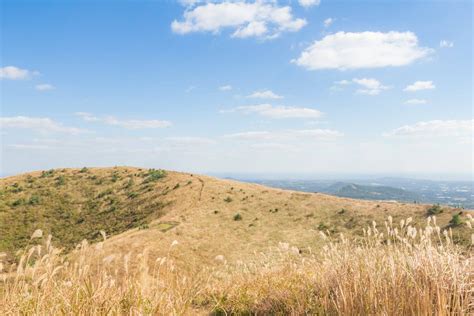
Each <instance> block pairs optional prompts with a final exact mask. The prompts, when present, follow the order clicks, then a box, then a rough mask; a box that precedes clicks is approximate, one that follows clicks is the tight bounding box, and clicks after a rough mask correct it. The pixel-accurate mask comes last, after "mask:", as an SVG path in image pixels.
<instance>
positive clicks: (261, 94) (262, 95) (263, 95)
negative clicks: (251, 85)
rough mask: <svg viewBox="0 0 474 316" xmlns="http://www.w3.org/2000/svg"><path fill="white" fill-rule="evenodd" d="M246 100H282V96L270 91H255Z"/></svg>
mask: <svg viewBox="0 0 474 316" xmlns="http://www.w3.org/2000/svg"><path fill="white" fill-rule="evenodd" d="M247 98H255V99H274V100H275V99H283V96H281V95H278V94H276V93H275V92H273V91H271V90H262V91H255V92H254V93H252V94H251V95H248V96H247Z"/></svg>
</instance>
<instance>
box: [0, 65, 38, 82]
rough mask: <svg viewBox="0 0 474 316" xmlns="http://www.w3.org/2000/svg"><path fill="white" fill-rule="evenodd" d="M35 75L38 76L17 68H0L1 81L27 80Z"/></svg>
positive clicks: (32, 72) (33, 72)
mask: <svg viewBox="0 0 474 316" xmlns="http://www.w3.org/2000/svg"><path fill="white" fill-rule="evenodd" d="M34 74H37V72H35V71H30V70H27V69H21V68H18V67H15V66H6V67H2V68H0V79H9V80H25V79H29V78H31V76H32V75H34Z"/></svg>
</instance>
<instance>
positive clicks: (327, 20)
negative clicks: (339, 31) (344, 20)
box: [323, 18, 334, 27]
mask: <svg viewBox="0 0 474 316" xmlns="http://www.w3.org/2000/svg"><path fill="white" fill-rule="evenodd" d="M333 23H334V19H333V18H327V19H326V20H324V22H323V24H324V27H330V26H331V24H333Z"/></svg>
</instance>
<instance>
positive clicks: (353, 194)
mask: <svg viewBox="0 0 474 316" xmlns="http://www.w3.org/2000/svg"><path fill="white" fill-rule="evenodd" d="M325 192H326V193H330V194H333V195H336V196H340V197H348V198H355V199H366V200H396V201H407V202H413V201H419V200H420V196H419V195H418V194H416V193H414V192H410V191H407V190H404V189H400V188H394V187H390V186H378V185H361V184H355V183H346V182H336V183H334V184H332V185H330V186H329V187H327V188H326V189H325Z"/></svg>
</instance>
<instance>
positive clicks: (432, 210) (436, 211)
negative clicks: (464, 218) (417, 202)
mask: <svg viewBox="0 0 474 316" xmlns="http://www.w3.org/2000/svg"><path fill="white" fill-rule="evenodd" d="M427 213H428V216H433V215H438V214H441V213H443V209H442V208H441V206H439V204H434V205H432V206H431V207H430V208H429V209H428V210H427Z"/></svg>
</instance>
